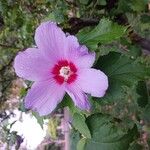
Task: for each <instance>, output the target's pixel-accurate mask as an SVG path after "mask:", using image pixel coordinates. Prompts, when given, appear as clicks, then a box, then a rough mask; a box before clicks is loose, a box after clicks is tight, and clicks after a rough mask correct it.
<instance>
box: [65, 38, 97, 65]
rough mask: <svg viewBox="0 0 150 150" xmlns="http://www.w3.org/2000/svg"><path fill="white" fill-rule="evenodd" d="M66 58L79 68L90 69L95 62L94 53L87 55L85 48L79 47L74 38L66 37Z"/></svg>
mask: <svg viewBox="0 0 150 150" xmlns="http://www.w3.org/2000/svg"><path fill="white" fill-rule="evenodd" d="M67 40H68V58H69V59H71V60H72V61H73V62H74V63H75V64H76V65H77V66H78V67H80V68H90V67H91V66H92V65H93V63H94V61H95V53H94V52H93V53H88V49H87V47H86V46H84V45H82V46H80V45H79V42H78V39H77V38H76V37H75V36H71V35H70V36H68V37H67Z"/></svg>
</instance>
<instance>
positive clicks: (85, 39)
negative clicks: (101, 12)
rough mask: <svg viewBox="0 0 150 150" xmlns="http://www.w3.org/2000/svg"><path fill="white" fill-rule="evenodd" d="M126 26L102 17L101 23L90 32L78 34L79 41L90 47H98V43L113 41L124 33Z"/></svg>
mask: <svg viewBox="0 0 150 150" xmlns="http://www.w3.org/2000/svg"><path fill="white" fill-rule="evenodd" d="M125 31H126V28H125V27H123V26H120V25H118V24H116V23H113V22H111V21H110V20H109V19H105V18H103V19H101V21H100V23H99V24H98V25H97V26H96V27H95V28H94V29H93V30H92V31H90V32H88V33H86V34H82V32H81V33H79V34H78V35H77V36H78V38H79V41H80V42H81V43H83V44H85V45H87V46H88V47H89V48H93V49H96V48H97V44H99V43H101V44H106V43H111V42H112V41H114V40H117V39H119V38H120V37H122V36H123V35H124V33H125Z"/></svg>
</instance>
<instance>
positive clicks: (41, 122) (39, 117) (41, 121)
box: [32, 112, 44, 129]
mask: <svg viewBox="0 0 150 150" xmlns="http://www.w3.org/2000/svg"><path fill="white" fill-rule="evenodd" d="M32 114H33V116H34V117H35V118H36V119H37V122H38V124H39V125H40V126H41V128H42V129H43V124H44V117H41V116H39V115H38V113H36V112H32Z"/></svg>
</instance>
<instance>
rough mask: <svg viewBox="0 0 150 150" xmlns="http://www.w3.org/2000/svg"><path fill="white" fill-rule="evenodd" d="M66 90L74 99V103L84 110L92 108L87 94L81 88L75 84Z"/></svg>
mask: <svg viewBox="0 0 150 150" xmlns="http://www.w3.org/2000/svg"><path fill="white" fill-rule="evenodd" d="M66 92H67V93H68V95H69V96H70V97H71V99H72V100H73V102H74V104H75V105H76V106H77V107H79V108H80V109H83V110H89V109H90V103H89V101H88V98H87V95H86V94H85V93H84V92H83V91H82V90H81V89H79V87H78V86H76V85H75V84H72V85H69V86H68V87H67V89H66Z"/></svg>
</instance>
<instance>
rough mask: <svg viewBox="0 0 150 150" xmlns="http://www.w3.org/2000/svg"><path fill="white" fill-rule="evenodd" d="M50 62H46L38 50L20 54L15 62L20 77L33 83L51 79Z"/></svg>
mask: <svg viewBox="0 0 150 150" xmlns="http://www.w3.org/2000/svg"><path fill="white" fill-rule="evenodd" d="M52 64H53V63H52V62H51V61H50V60H46V59H45V58H44V57H43V56H42V54H41V53H40V51H39V50H38V49H36V48H28V49H27V50H25V51H23V52H19V53H18V55H17V56H16V58H15V61H14V69H15V72H16V74H17V75H18V76H19V77H22V78H25V79H27V80H31V81H39V80H46V79H48V78H50V68H51V66H52Z"/></svg>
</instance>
